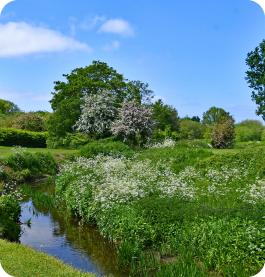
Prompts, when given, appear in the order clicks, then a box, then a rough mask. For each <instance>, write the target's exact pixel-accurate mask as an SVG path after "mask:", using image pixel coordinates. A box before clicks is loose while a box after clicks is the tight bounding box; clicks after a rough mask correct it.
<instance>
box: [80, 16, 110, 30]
mask: <svg viewBox="0 0 265 277" xmlns="http://www.w3.org/2000/svg"><path fill="white" fill-rule="evenodd" d="M105 20H106V18H105V16H98V15H96V16H95V17H94V18H89V17H85V18H84V20H83V22H81V23H80V24H79V27H80V28H81V29H84V30H92V29H93V28H94V27H95V26H96V25H97V24H98V22H100V21H105Z"/></svg>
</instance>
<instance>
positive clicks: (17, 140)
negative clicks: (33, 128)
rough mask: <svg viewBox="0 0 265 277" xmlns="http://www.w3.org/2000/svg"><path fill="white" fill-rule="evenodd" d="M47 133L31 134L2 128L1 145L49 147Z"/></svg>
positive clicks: (0, 134)
mask: <svg viewBox="0 0 265 277" xmlns="http://www.w3.org/2000/svg"><path fill="white" fill-rule="evenodd" d="M47 137H48V133H47V132H30V131H24V130H19V129H11V128H0V145H1V146H14V145H20V146H24V147H38V148H45V147H47V144H46V139H47Z"/></svg>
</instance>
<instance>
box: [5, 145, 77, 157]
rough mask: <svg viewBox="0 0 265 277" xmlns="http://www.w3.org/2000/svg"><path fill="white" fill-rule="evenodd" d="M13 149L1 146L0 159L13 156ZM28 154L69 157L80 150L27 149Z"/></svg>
mask: <svg viewBox="0 0 265 277" xmlns="http://www.w3.org/2000/svg"><path fill="white" fill-rule="evenodd" d="M11 148H13V147H8V146H0V157H1V156H2V157H4V158H7V157H9V156H11V155H12V154H13V152H12V151H11ZM27 152H29V153H32V154H33V153H36V152H41V153H51V154H54V155H59V154H62V155H67V154H75V153H77V152H78V150H68V149H50V148H27Z"/></svg>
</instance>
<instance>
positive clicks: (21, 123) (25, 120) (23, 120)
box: [12, 112, 45, 132]
mask: <svg viewBox="0 0 265 277" xmlns="http://www.w3.org/2000/svg"><path fill="white" fill-rule="evenodd" d="M12 128H14V129H22V130H26V131H31V132H43V131H45V121H44V119H43V118H42V117H41V116H39V115H38V114H36V113H33V112H29V113H26V114H22V115H20V116H19V117H17V118H16V119H15V120H14V122H13V125H12Z"/></svg>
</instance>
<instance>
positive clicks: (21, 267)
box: [0, 239, 96, 277]
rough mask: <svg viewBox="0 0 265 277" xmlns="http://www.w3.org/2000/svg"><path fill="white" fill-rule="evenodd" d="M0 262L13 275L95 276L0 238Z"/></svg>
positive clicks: (20, 276)
mask: <svg viewBox="0 0 265 277" xmlns="http://www.w3.org/2000/svg"><path fill="white" fill-rule="evenodd" d="M0 263H1V266H2V268H3V269H4V270H5V272H6V273H8V274H9V275H11V276H15V277H29V276H38V277H41V276H43V277H47V276H67V277H68V276H69V277H71V276H73V277H78V276H80V277H81V276H87V277H95V276H96V275H94V274H92V273H85V272H83V271H80V270H76V269H74V268H73V267H71V266H69V265H66V264H63V262H62V261H60V260H58V259H56V258H55V257H52V256H50V255H48V254H45V253H41V252H37V251H35V250H34V249H32V248H30V247H28V246H25V245H21V244H18V243H11V242H7V241H5V240H2V239H0Z"/></svg>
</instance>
